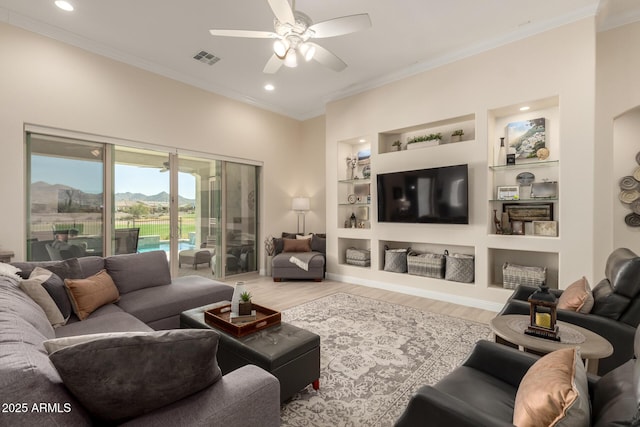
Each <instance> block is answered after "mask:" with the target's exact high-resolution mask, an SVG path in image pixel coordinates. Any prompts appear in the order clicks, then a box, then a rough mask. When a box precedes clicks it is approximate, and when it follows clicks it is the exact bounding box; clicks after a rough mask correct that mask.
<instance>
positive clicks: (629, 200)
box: [618, 151, 640, 227]
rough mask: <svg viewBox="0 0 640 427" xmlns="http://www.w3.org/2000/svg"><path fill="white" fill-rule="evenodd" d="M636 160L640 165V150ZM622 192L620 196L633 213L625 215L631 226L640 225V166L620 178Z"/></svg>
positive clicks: (626, 222)
mask: <svg viewBox="0 0 640 427" xmlns="http://www.w3.org/2000/svg"><path fill="white" fill-rule="evenodd" d="M636 162H638V164H639V165H640V151H638V153H637V154H636ZM619 185H620V194H619V195H618V198H619V199H620V201H621V202H622V203H623V204H624V206H625V207H627V208H629V209H631V211H632V213H630V214H628V215H627V216H625V217H624V222H625V224H627V225H628V226H629V227H640V191H638V190H640V167H637V168H635V170H634V171H633V175H628V176H623V177H622V178H620V182H619Z"/></svg>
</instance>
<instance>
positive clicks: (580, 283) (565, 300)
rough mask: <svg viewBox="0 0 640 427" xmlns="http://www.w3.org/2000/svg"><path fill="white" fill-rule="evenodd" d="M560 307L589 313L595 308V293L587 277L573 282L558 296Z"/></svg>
mask: <svg viewBox="0 0 640 427" xmlns="http://www.w3.org/2000/svg"><path fill="white" fill-rule="evenodd" d="M558 308H560V309H563V310H571V311H577V312H580V313H585V314H587V313H589V312H590V311H591V308H593V294H592V293H591V288H590V287H589V282H588V281H587V278H586V277H584V276H583V277H582V278H580V279H578V280H576V281H575V282H573V283H572V284H571V285H569V287H568V288H567V289H565V290H564V291H563V292H562V294H561V295H560V298H558Z"/></svg>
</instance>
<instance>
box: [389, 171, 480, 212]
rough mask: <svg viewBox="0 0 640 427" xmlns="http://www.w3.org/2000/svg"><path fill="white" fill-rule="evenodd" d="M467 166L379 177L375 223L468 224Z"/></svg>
mask: <svg viewBox="0 0 640 427" xmlns="http://www.w3.org/2000/svg"><path fill="white" fill-rule="evenodd" d="M468 183H469V171H468V166H467V165H466V164H465V165H455V166H444V167H438V168H431V169H419V170H413V171H403V172H393V173H385V174H379V175H378V222H407V223H435V224H468V223H469V197H468V194H469V185H468Z"/></svg>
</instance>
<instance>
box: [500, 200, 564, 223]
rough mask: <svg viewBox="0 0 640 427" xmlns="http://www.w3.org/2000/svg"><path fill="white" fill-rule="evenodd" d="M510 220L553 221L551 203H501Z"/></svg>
mask: <svg viewBox="0 0 640 427" xmlns="http://www.w3.org/2000/svg"><path fill="white" fill-rule="evenodd" d="M502 211H503V212H506V213H508V214H509V220H510V221H523V222H531V221H553V203H503V204H502Z"/></svg>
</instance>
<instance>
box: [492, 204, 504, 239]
mask: <svg viewBox="0 0 640 427" xmlns="http://www.w3.org/2000/svg"><path fill="white" fill-rule="evenodd" d="M493 225H494V226H495V228H496V234H502V225H501V224H500V220H499V219H498V210H497V209H494V210H493Z"/></svg>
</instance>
